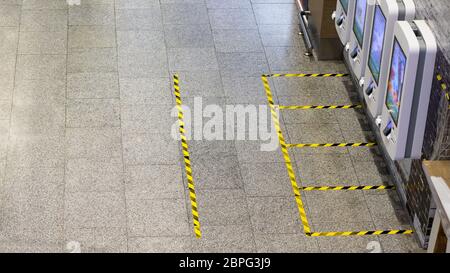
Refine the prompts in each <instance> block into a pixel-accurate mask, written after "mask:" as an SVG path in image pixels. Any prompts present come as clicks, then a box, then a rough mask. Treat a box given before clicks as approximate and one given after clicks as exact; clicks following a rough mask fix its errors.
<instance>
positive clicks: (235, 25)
mask: <svg viewBox="0 0 450 273" xmlns="http://www.w3.org/2000/svg"><path fill="white" fill-rule="evenodd" d="M208 12H209V20H210V23H211V27H212V29H256V28H257V26H256V21H255V17H254V15H253V10H252V9H210V10H209V11H208Z"/></svg>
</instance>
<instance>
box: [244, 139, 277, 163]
mask: <svg viewBox="0 0 450 273" xmlns="http://www.w3.org/2000/svg"><path fill="white" fill-rule="evenodd" d="M272 142H273V143H275V144H272V145H273V146H272V145H269V147H271V146H272V147H276V149H275V150H274V151H263V150H262V148H263V147H265V145H264V144H269V142H260V141H237V142H236V150H237V154H238V158H239V163H241V164H244V163H282V162H284V158H283V155H282V153H281V149H280V148H279V144H278V138H276V137H274V138H273V140H272Z"/></svg>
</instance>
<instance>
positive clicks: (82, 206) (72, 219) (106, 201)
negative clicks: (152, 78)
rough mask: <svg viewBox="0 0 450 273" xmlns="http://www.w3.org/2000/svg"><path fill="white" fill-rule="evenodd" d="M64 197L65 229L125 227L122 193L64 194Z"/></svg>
mask: <svg viewBox="0 0 450 273" xmlns="http://www.w3.org/2000/svg"><path fill="white" fill-rule="evenodd" d="M65 195H66V198H65V209H64V220H65V223H64V225H65V229H67V230H70V229H80V228H124V227H126V210H125V198H124V195H123V193H116V192H66V194H65Z"/></svg>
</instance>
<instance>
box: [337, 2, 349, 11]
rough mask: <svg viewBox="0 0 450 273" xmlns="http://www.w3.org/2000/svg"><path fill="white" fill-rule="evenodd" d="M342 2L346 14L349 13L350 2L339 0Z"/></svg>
mask: <svg viewBox="0 0 450 273" xmlns="http://www.w3.org/2000/svg"><path fill="white" fill-rule="evenodd" d="M339 2H341V5H342V7H343V8H344V11H345V13H347V12H348V0H339Z"/></svg>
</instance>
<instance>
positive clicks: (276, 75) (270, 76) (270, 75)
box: [263, 73, 349, 78]
mask: <svg viewBox="0 0 450 273" xmlns="http://www.w3.org/2000/svg"><path fill="white" fill-rule="evenodd" d="M347 76H349V74H346V73H339V74H338V73H327V74H325V73H315V74H266V75H263V77H266V78H281V77H284V78H340V77H347Z"/></svg>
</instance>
